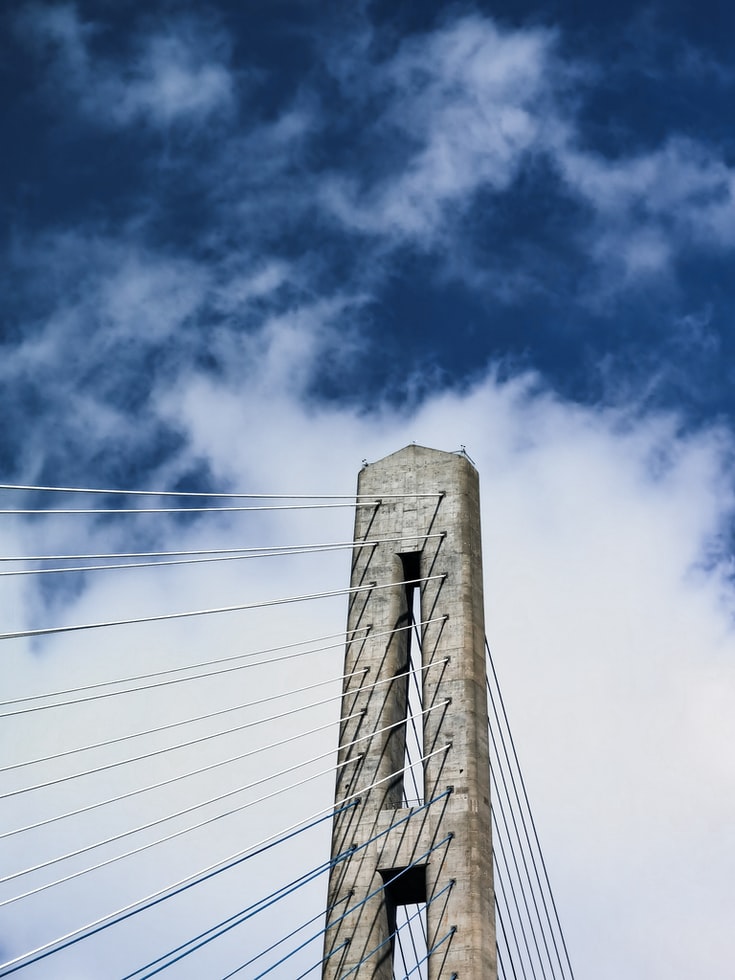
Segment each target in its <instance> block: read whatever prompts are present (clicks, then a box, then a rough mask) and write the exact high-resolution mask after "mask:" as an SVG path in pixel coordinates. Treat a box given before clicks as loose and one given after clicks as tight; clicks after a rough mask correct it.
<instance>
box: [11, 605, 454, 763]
mask: <svg viewBox="0 0 735 980" xmlns="http://www.w3.org/2000/svg"><path fill="white" fill-rule="evenodd" d="M443 619H446V617H442V616H439V617H436V618H435V619H428V620H426V622H425V623H423V624H422V625H428V624H429V623H438V622H441V621H442V620H443ZM410 628H411V627H410V626H397V627H396V628H395V629H392V630H381V631H380V632H377V633H373V632H370V631H371V630H372V627H371V626H370V625H367V626H360V627H357V628H356V629H353V630H343V631H342V632H341V633H332V634H329V635H327V636H318V637H314V638H313V639H309V640H299V641H297V642H296V643H284V644H281V645H280V646H275V647H267V648H266V649H264V650H256V651H253V652H250V653H236V654H233V655H232V656H229V657H218V658H217V659H215V660H205V661H202V662H200V663H194V664H185V665H184V666H182V667H169V668H167V669H166V670H155V671H150V672H148V673H146V674H138V675H136V676H129V677H119V678H114V679H113V680H109V681H98V682H97V683H95V684H84V685H82V686H80V687H70V688H65V689H63V690H57V691H48V692H45V693H43V694H30V695H26V696H25V697H21V698H10V699H8V700H5V701H0V707H5V706H8V705H14V704H26V703H27V702H28V701H39V700H41V699H42V698H56V697H63V696H64V695H66V694H78V693H81V692H82V691H95V690H99V689H100V688H104V687H112V686H114V685H117V684H130V683H132V682H134V681H139V680H149V679H150V678H153V677H170V675H171V674H181V673H182V672H184V671H189V670H199V669H200V668H203V667H213V666H216V665H218V664H232V663H233V662H234V661H242V660H248V661H250V660H251V658H253V657H260V656H263V654H266V653H275V652H277V651H280V650H289V649H293V648H294V647H301V646H306V645H307V644H310V643H318V642H320V641H321V640H330V639H333V638H335V637H340V642H339V643H331V644H326V645H324V646H320V647H312V648H311V649H309V650H303V651H299V652H297V653H292V654H288V655H287V656H285V657H277V658H275V659H273V660H255V661H253V662H252V663H245V664H239V665H236V666H232V667H227V668H225V669H223V670H215V671H210V672H208V673H202V674H194V675H193V676H186V677H182V678H178V679H173V680H169V681H167V682H166V683H165V684H160V685H159V684H143V685H142V686H139V687H133V688H130V689H128V690H124V691H120V692H117V691H108V692H104V693H101V694H99V695H97V696H96V697H100V698H105V697H113V696H116V695H117V694H130V693H137V692H139V691H148V690H151V689H153V688H156V687H163V686H166V685H167V684H177V683H182V682H184V681H188V680H198V679H199V678H201V677H216V676H217V675H219V674H225V673H229V672H230V671H234V670H244V669H247V668H249V667H262V666H268V665H269V664H273V663H280V662H281V661H283V660H288V659H291V658H295V657H306V656H309V655H310V654H313V653H323V652H325V651H326V650H334V649H335V648H337V647H341V646H343V645H344V643H345V642H347V643H348V644H349V643H361V642H363V641H364V640H365V639H367V637H368V635H370V637H371V639H378V638H379V637H381V636H389V635H392V634H393V633H399V632H401V631H402V630H407V629H410ZM350 633H364V636H352V637H350V636H349V634H350ZM347 637H349V639H346V638H347ZM89 700H95V698H90V699H89ZM79 703H80V701H78V700H75V701H59V702H53V703H52V704H40V705H33V706H31V707H29V708H25V709H23V710H18V711H11V712H0V718H9V717H13V716H14V715H19V714H25V713H28V712H30V711H42V710H44V709H46V708H56V707H63V706H64V705H65V704H79ZM6 768H7V767H0V772H4V771H6Z"/></svg>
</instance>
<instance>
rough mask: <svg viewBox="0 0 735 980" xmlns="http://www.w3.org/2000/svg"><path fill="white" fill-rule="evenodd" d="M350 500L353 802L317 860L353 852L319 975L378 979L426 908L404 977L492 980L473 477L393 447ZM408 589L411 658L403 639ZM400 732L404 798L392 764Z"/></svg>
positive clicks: (347, 703) (434, 455)
mask: <svg viewBox="0 0 735 980" xmlns="http://www.w3.org/2000/svg"><path fill="white" fill-rule="evenodd" d="M358 494H360V495H361V496H362V498H363V500H367V499H370V498H372V497H373V495H374V499H375V500H376V501H380V502H379V504H378V505H377V506H376V507H375V508H369V507H360V508H358V509H357V512H356V517H355V541H357V542H360V541H369V542H378V543H375V544H370V545H368V546H359V545H358V546H356V548H355V551H354V553H353V562H352V577H351V585H352V586H365V585H367V584H370V583H374V584H375V585H376V588H374V589H372V590H369V591H364V592H357V593H355V594H354V595H353V597H352V599H351V603H350V608H349V613H348V622H347V628H348V638H349V637H353V636H354V639H352V640H349V639H348V643H347V647H346V653H345V674H352V673H353V672H355V671H360V670H361V669H364V670H365V673H363V674H358V675H355V676H352V677H349V678H348V679H347V680H346V681H345V686H344V692H343V699H342V717H343V718H347V716H349V715H352V716H354V715H355V713H356V712H360V714H359V716H358V717H352V718H351V720H348V721H344V722H343V724H342V729H341V732H340V749H339V763H345V765H340V766H338V769H337V780H336V791H335V803H336V805H337V806H338V805H339V804H340V802H341V801H343V800H348V799H354V794H356V793H358V791H359V799H360V802H359V804H358V805H357V806H353V807H351V808H349V809H345V810H344V811H343V812H342V813H339V814H337V815H336V816H335V820H334V826H333V833H332V857H333V858H335V857H337V856H338V855H344V854H345V852H346V851H348V850H349V849H350V848H351V847H353V846H354V848H355V850H354V852H353V853H352V854H351V856H349V857H347V858H344V859H342V860H340V861H339V862H338V863H337V864H335V866H334V867H333V869H332V872H331V874H330V880H329V891H328V902H327V908H328V912H327V929H326V933H325V945H324V960H323V967H322V976H323V978H324V980H341V978H346V977H352V978H355V980H393V977H394V946H395V939H392V938H391V934H392V933H393V932H394V930H395V927H396V915H397V910H398V908H399V907H400V906H402V905H411V906H413V905H421V904H422V903H426V906H427V907H426V913H425V915H426V918H425V923H426V949H425V951H424V952H426V951H431V950H432V949H433V950H434V951H433V952H430V955H428V957H427V959H426V965H424V966H422V967H421V968H420V969H418V970H417V971H416V972H415V973H414V974H412V975H413V976H414V977H421V976H428V978H429V980H451V978H454V977H456V978H458V980H495V978H496V977H497V965H496V947H495V908H494V893H493V879H492V846H491V825H490V775H489V755H488V727H487V693H486V673H485V646H484V642H485V626H484V613H483V590H482V557H481V539H480V507H479V481H478V475H477V471H476V470H475V468H474V467H473V466H472V465H471V463H470V462H469V460H468V459H467V458H465V457H464V456H462V455H457V454H455V453H445V452H438V451H436V450H433V449H426V448H424V447H422V446H408V447H406V448H405V449H402V450H400V451H399V452H397V453H393V454H392V455H391V456H387V457H386V458H385V459H382V460H380V461H379V462H377V463H372V464H370V465H369V466H366V467H365V468H363V470H362V471H361V473H360V475H359V478H358ZM406 583H415V584H406ZM391 584H392V587H390V586H391ZM386 585H388V586H389V587H387V588H386V587H385V586H386ZM416 590H418V593H419V594H420V614H417V615H416V619H420V622H421V623H422V625H421V626H420V627H419V633H420V636H421V643H420V658H419V656H418V651H417V648H416V643H415V639H414V643H413V646H412V640H411V635H412V632H413V631H412V630H411V629H410V628H407V627H410V624H411V617H412V614H413V611H414V608H415V598H416ZM366 627H369V629H368V630H367V635H366V636H365V632H364V631H365V628H366ZM351 631H356V632H355V633H354V634H353V633H352V632H351ZM414 685H416V687H414ZM415 689H420V692H421V704H420V707H419V709H418V711H416V710H415V707H414V709H413V710H412V712H411V715H412V717H410V718H407V713H408V708H409V702H410V700H411V699H410V697H409V693H410V691H412V690H415ZM414 701H415V699H414ZM419 712H423V714H421V715H419ZM414 725H415V726H416V731H418V733H419V739H420V740H421V741H422V742H423V756H424V761H423V763H422V767H421V768H422V776H423V779H421V778H419V780H418V790H417V784H416V783H414V782H409V779H408V772H407V770H406V769H405V765H406V754H405V749H406V739H407V730H408V733H409V735H408V737H411V732H412V731H413V730H414V729H413V726H414ZM409 726H410V727H409ZM364 736H368V737H367V738H365V737H364ZM352 743H354V744H352ZM419 751H420V750H419ZM422 783H423V785H422ZM364 787H372V788H371V789H369V790H367V791H362V790H363V788H364ZM416 795H418V796H419V799H414V798H412V797H415V796H416ZM431 801H434V802H431ZM367 842H370V843H367ZM366 844H367V846H363V845H366ZM434 947H436V948H434ZM403 975H404V967H403V966H398V965H396V967H395V976H396V977H402V976H403Z"/></svg>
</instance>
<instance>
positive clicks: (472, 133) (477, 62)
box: [324, 16, 554, 241]
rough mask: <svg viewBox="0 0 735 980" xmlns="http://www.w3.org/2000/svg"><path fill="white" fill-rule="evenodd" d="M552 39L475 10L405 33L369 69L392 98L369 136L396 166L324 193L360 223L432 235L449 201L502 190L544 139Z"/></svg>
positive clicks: (463, 202) (454, 204)
mask: <svg viewBox="0 0 735 980" xmlns="http://www.w3.org/2000/svg"><path fill="white" fill-rule="evenodd" d="M553 42H554V36H553V34H551V33H549V32H547V31H541V30H533V31H526V32H521V31H500V30H499V29H498V28H496V27H495V25H494V24H493V23H492V22H491V21H490V20H487V19H485V18H481V17H472V16H471V17H466V18H463V19H461V20H458V21H456V22H454V23H452V24H450V25H449V26H448V27H446V28H444V29H440V30H438V31H436V32H435V33H434V34H430V35H428V36H426V37H421V38H419V39H413V40H409V41H406V42H404V43H403V44H402V45H401V47H400V48H399V49H398V51H397V52H396V54H395V55H394V56H393V58H392V59H391V60H390V61H389V62H388V63H387V64H385V65H382V66H380V67H378V69H377V70H376V72H375V78H374V84H375V86H376V87H377V88H378V89H382V90H383V91H384V93H385V92H387V93H388V99H389V102H388V109H387V111H386V113H385V116H384V117H383V118H382V119H381V120H380V122H379V125H378V127H377V129H376V133H375V138H376V140H377V141H379V143H380V144H382V145H383V146H384V153H385V156H386V159H387V160H388V161H391V160H395V161H396V167H395V171H394V173H393V174H392V175H390V176H388V177H387V178H385V179H384V180H383V181H381V182H379V183H378V184H377V185H376V186H374V187H373V188H372V189H370V190H368V191H367V193H365V194H363V195H362V196H361V195H360V194H359V193H358V189H357V187H356V186H355V185H354V184H352V183H351V182H350V181H348V180H344V179H340V178H334V179H332V180H331V181H329V182H327V184H326V187H325V190H324V198H325V201H326V202H327V203H328V205H329V206H330V207H331V208H333V209H334V211H335V213H336V214H337V215H338V216H339V217H340V218H341V219H342V220H343V221H345V222H346V223H347V224H348V225H351V226H353V227H355V228H357V229H359V230H361V231H369V232H375V233H384V234H386V233H387V234H391V235H396V236H397V237H399V238H403V237H407V238H423V239H428V240H429V241H430V240H431V239H432V238H433V237H434V236H435V235H437V234H440V233H441V227H442V224H443V222H444V221H445V219H446V213H447V210H451V209H452V208H459V209H460V210H464V209H465V208H467V207H468V205H469V200H470V198H471V195H472V194H473V193H474V192H476V191H477V190H479V189H480V188H483V187H489V188H490V189H492V190H494V191H498V192H499V191H503V190H505V189H506V188H507V187H508V185H509V184H510V182H511V181H512V180H513V178H514V177H515V175H516V174H517V173H518V170H519V167H520V166H521V164H522V161H523V159H524V157H525V156H526V154H527V153H529V152H530V151H532V150H533V149H534V148H535V147H536V146H537V145H538V143H539V140H540V139H541V138H542V131H543V129H544V125H545V123H544V120H543V114H542V110H543V107H544V105H545V104H546V84H547V81H548V78H547V75H548V72H549V62H550V60H551V52H552V48H553ZM548 122H549V123H551V120H549V121H548ZM406 138H407V142H408V144H409V146H412V147H413V149H412V150H411V151H409V153H408V159H407V160H405V150H404V151H403V152H402V151H401V149H400V147H401V144H402V142H403V141H404V140H406ZM373 149H374V148H373Z"/></svg>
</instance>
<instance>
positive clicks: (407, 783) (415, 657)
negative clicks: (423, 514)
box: [401, 551, 424, 806]
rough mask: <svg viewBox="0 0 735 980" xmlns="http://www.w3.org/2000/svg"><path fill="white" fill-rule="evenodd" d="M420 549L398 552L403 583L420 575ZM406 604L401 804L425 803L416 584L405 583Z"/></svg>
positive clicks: (419, 590) (419, 614)
mask: <svg viewBox="0 0 735 980" xmlns="http://www.w3.org/2000/svg"><path fill="white" fill-rule="evenodd" d="M420 558H421V555H420V552H418V551H411V552H407V553H406V554H402V555H401V562H402V564H403V577H404V581H405V582H416V581H417V580H418V579H419V578H420V577H421V565H420ZM406 606H407V608H408V614H409V618H410V623H411V629H410V630H408V637H407V641H406V660H407V663H406V670H407V671H408V678H407V681H408V683H407V707H406V719H407V721H406V749H405V758H404V778H403V801H402V804H403V806H416V805H420V804H422V803H423V802H424V764H423V762H422V757H423V754H424V720H423V716H422V714H421V711H422V709H423V676H424V675H423V671H422V669H421V667H422V657H421V626H420V624H421V589H420V587H419V586H418V585H406Z"/></svg>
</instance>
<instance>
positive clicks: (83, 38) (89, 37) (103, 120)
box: [16, 3, 235, 127]
mask: <svg viewBox="0 0 735 980" xmlns="http://www.w3.org/2000/svg"><path fill="white" fill-rule="evenodd" d="M16 24H17V30H18V32H19V33H20V35H21V37H23V38H24V39H25V40H26V41H27V42H28V43H29V44H30V45H31V46H32V47H35V48H37V49H39V50H40V51H41V52H44V53H46V52H50V53H51V75H50V78H49V79H48V80H49V81H50V82H51V85H52V89H51V92H52V94H53V96H54V97H58V95H59V93H60V92H63V93H65V94H66V95H67V96H69V97H70V98H71V99H73V100H74V108H75V110H76V111H79V112H81V113H83V114H84V115H86V116H87V117H88V118H91V119H93V120H94V121H95V122H97V123H99V124H100V125H103V126H112V127H117V126H123V127H124V126H130V125H133V124H135V123H139V122H144V123H149V124H151V125H153V126H164V127H165V126H168V125H171V124H172V123H176V122H179V121H180V122H186V123H188V124H192V123H197V122H205V121H206V120H207V119H209V118H210V117H211V116H212V115H214V114H220V113H222V112H228V111H229V110H230V109H231V108H232V105H233V101H234V98H235V82H234V78H233V75H232V72H231V70H230V68H229V66H228V64H227V62H228V60H229V51H228V46H227V43H226V39H225V37H224V35H223V34H222V33H221V32H220V31H218V30H214V29H213V28H212V27H211V26H210V25H208V24H207V23H206V21H204V20H200V19H197V18H194V17H192V18H183V17H179V18H171V19H170V20H168V21H167V22H165V23H164V24H162V25H161V26H160V27H158V28H157V29H156V30H155V31H153V32H151V33H149V34H146V35H140V36H139V37H138V38H137V43H136V46H135V48H134V50H133V51H132V52H131V54H130V55H129V57H128V59H127V60H122V59H120V60H111V59H106V58H104V57H102V56H98V55H97V54H95V52H94V50H93V41H94V38H95V35H97V34H100V33H101V32H102V28H101V26H100V25H99V24H95V23H93V22H85V21H83V20H82V18H81V16H80V14H79V11H78V8H77V7H76V5H74V4H60V5H58V6H49V5H46V4H40V3H39V4H30V5H28V6H26V7H24V8H23V9H22V11H21V13H20V14H19V16H18V17H17V19H16Z"/></svg>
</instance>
